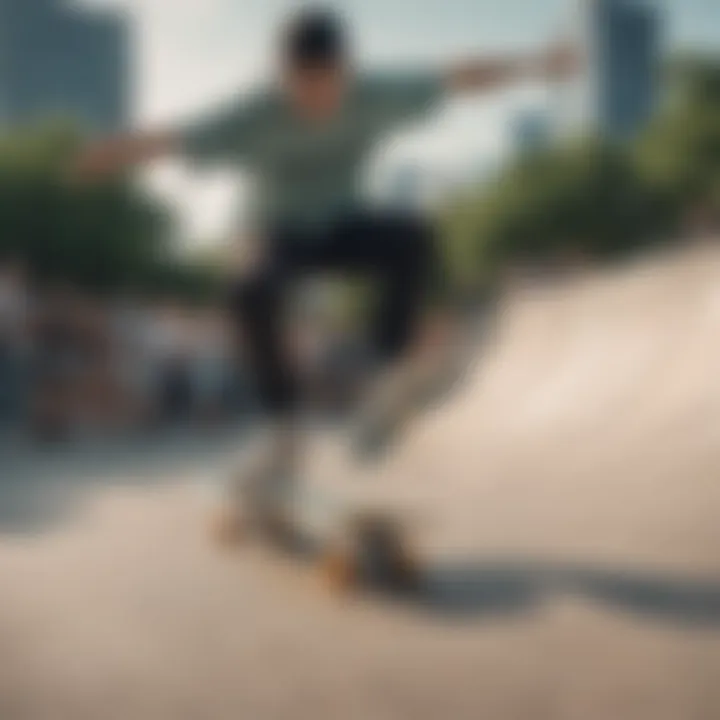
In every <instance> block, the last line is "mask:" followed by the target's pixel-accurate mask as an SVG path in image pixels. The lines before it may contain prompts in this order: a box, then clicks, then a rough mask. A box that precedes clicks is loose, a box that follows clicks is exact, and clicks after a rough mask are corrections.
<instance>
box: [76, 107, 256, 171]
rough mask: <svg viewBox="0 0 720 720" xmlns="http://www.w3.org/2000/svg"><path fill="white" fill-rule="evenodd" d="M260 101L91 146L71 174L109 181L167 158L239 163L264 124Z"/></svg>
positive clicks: (81, 153) (226, 108)
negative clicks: (169, 127) (115, 176)
mask: <svg viewBox="0 0 720 720" xmlns="http://www.w3.org/2000/svg"><path fill="white" fill-rule="evenodd" d="M262 108H263V102H262V97H261V96H258V97H255V96H252V97H250V98H246V97H243V96H240V97H235V98H232V99H231V100H230V101H228V102H226V103H225V104H223V105H221V106H220V107H219V108H215V109H213V110H211V111H210V112H209V113H206V114H204V115H202V116H201V117H200V118H198V119H196V120H195V121H194V122H193V123H191V124H189V125H184V126H182V127H176V128H174V129H169V130H160V131H158V132H144V133H143V132H140V133H131V134H129V135H121V136H119V137H114V138H109V139H106V140H101V141H99V142H95V143H91V144H90V145H89V146H88V147H86V148H85V149H84V150H82V151H81V152H80V154H79V156H78V157H77V158H76V159H75V162H74V166H73V170H74V175H75V176H76V177H79V178H81V179H82V178H84V179H90V180H92V179H99V178H103V177H109V176H112V175H115V174H117V173H120V172H122V171H124V170H130V169H132V168H134V167H137V166H139V165H144V164H146V163H149V162H152V161H153V160H159V159H161V158H164V157H168V156H182V157H183V158H185V159H187V160H190V161H193V162H197V163H200V164H204V163H205V164H207V163H224V162H228V161H229V160H233V161H237V159H239V158H240V157H242V155H243V153H244V152H246V151H247V149H248V148H249V147H250V146H251V145H252V143H253V138H254V137H255V136H256V134H257V132H258V130H259V129H261V128H262V127H263V125H264V121H263V112H262Z"/></svg>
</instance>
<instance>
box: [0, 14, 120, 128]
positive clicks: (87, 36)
mask: <svg viewBox="0 0 720 720" xmlns="http://www.w3.org/2000/svg"><path fill="white" fill-rule="evenodd" d="M129 65H130V52H129V26H128V22H127V20H126V18H125V17H123V16H122V15H121V14H119V13H116V12H111V11H108V10H103V11H93V10H89V9H87V8H85V7H80V6H76V5H71V4H70V2H66V1H65V0H0V125H2V126H6V127H7V126H11V127H12V126H17V125H21V124H26V123H32V122H35V121H38V120H41V119H43V118H47V117H51V116H61V117H69V118H72V119H75V120H77V121H78V122H80V123H81V124H82V125H83V126H85V127H87V128H89V129H91V130H95V131H108V130H116V129H118V128H120V127H122V126H123V125H125V124H126V123H127V121H128V119H129V114H130V68H129Z"/></svg>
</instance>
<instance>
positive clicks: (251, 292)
mask: <svg viewBox="0 0 720 720" xmlns="http://www.w3.org/2000/svg"><path fill="white" fill-rule="evenodd" d="M277 293H278V284H277V279H276V278H274V277H273V276H272V274H271V273H269V272H267V271H265V270H258V271H256V272H253V273H249V274H247V275H246V276H245V277H243V278H241V279H239V280H237V281H236V282H235V283H234V284H233V287H232V289H231V291H230V309H231V311H232V312H233V313H234V314H237V315H241V316H245V315H248V314H257V313H258V312H261V311H262V310H263V309H265V308H267V307H270V306H272V305H273V304H274V303H275V300H276V297H277Z"/></svg>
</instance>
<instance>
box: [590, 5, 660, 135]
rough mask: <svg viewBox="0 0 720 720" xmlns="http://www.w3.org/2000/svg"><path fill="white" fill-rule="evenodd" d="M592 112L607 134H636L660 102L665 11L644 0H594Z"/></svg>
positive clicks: (597, 125)
mask: <svg viewBox="0 0 720 720" xmlns="http://www.w3.org/2000/svg"><path fill="white" fill-rule="evenodd" d="M585 33H586V40H587V48H588V51H589V60H590V62H589V68H588V72H589V77H588V88H587V101H588V103H589V106H588V108H587V113H588V115H589V118H588V119H589V121H590V124H591V125H592V126H594V127H595V129H597V130H598V131H599V132H600V133H601V134H603V135H606V136H608V137H611V138H616V139H627V138H632V137H633V136H634V135H635V134H636V133H637V132H638V131H639V130H641V129H642V128H643V127H644V126H645V125H646V124H647V122H648V120H649V119H650V117H651V116H652V114H653V112H654V110H655V108H656V105H657V102H658V78H657V72H658V69H659V65H660V41H659V40H660V38H659V35H660V22H659V11H658V10H657V8H655V7H653V6H652V5H651V4H649V3H648V2H644V1H643V0H589V1H588V2H587V4H586V6H585Z"/></svg>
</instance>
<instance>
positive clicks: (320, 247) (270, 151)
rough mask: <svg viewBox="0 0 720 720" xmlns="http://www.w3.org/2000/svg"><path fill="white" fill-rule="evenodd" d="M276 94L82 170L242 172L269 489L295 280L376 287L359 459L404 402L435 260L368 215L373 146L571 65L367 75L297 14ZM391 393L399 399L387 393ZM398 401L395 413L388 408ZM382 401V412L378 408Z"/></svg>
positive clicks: (275, 474)
mask: <svg viewBox="0 0 720 720" xmlns="http://www.w3.org/2000/svg"><path fill="white" fill-rule="evenodd" d="M280 56H281V57H280V60H281V62H280V70H281V72H280V77H279V81H278V82H277V84H276V85H274V86H272V87H269V88H267V89H266V90H265V91H263V92H260V93H256V94H253V95H251V96H249V97H243V98H239V99H237V100H235V101H233V102H232V103H230V104H229V105H227V106H226V107H225V108H222V109H220V110H219V111H217V112H214V113H211V114H210V115H208V116H207V117H205V118H204V119H202V120H201V121H200V122H197V123H194V124H192V125H190V126H189V127H184V128H180V129H175V130H170V131H164V132H159V133H148V134H138V135H132V136H130V137H122V138H119V139H112V140H109V141H107V142H103V143H100V144H99V145H97V146H96V147H91V148H90V149H89V150H88V151H87V152H86V153H85V154H84V155H83V157H81V158H80V163H79V170H80V171H81V172H82V173H84V174H85V175H90V176H97V175H104V174H107V173H111V172H115V171H118V170H121V169H123V168H127V167H129V166H134V165H137V164H139V163H143V162H147V161H149V160H153V159H156V158H159V157H162V156H167V155H173V154H176V155H181V156H184V157H186V158H190V159H191V160H195V161H197V162H199V163H204V164H210V163H211V164H216V165H217V164H224V165H227V166H230V167H238V168H240V167H242V168H245V169H247V170H249V171H250V173H251V174H252V176H253V179H254V180H255V183H256V186H257V188H256V195H255V199H254V203H253V205H254V213H255V221H256V229H257V233H258V236H259V237H260V238H261V242H260V243H259V248H260V250H259V252H258V253H257V255H256V257H255V258H254V261H253V262H252V263H251V265H250V267H249V268H248V269H246V271H245V272H244V274H243V277H238V278H237V282H236V285H235V288H234V291H233V293H232V309H233V311H234V313H235V317H236V318H237V321H238V323H239V325H240V327H241V329H242V332H243V335H244V341H245V345H246V347H247V348H248V350H249V353H250V356H251V360H252V365H253V366H254V370H255V373H256V376H257V381H258V386H259V389H260V395H261V399H262V401H263V404H264V408H265V410H266V413H267V416H268V419H269V427H270V434H269V438H270V444H269V446H268V450H267V454H266V462H265V463H264V470H263V472H261V473H260V475H262V476H263V481H262V482H263V485H264V487H265V488H270V487H271V486H272V485H273V483H272V480H273V479H274V480H280V479H282V478H287V477H288V476H289V475H291V474H292V469H293V457H294V452H293V451H294V445H295V438H294V432H293V429H292V416H293V411H294V409H295V402H296V387H295V382H294V378H293V369H292V363H291V362H290V360H289V357H288V355H287V353H286V348H285V342H284V334H283V332H282V328H281V323H282V318H283V309H284V303H285V301H286V299H287V289H288V285H289V282H290V280H291V279H293V278H296V277H297V276H298V275H304V274H306V273H311V272H314V271H318V270H323V271H324V270H328V269H330V270H336V271H356V270H359V271H365V272H367V273H370V274H372V275H373V276H374V277H375V278H376V279H377V280H378V281H379V287H380V290H379V302H378V310H377V316H376V318H375V322H374V326H373V327H374V336H375V349H376V350H377V353H378V357H379V359H380V360H382V361H383V365H384V366H385V367H386V368H387V370H386V371H385V372H382V373H379V374H378V375H379V378H380V379H379V381H378V383H377V390H376V392H375V393H374V395H375V396H376V397H377V398H378V399H382V400H383V402H372V401H371V402H370V403H369V407H370V408H374V410H372V411H371V412H369V413H368V414H367V417H366V418H365V422H364V423H363V424H362V427H363V432H361V433H360V434H359V436H358V437H359V441H358V448H359V449H360V450H362V451H363V452H364V453H368V452H371V451H376V450H377V449H378V448H379V447H381V446H382V445H383V443H384V442H385V441H386V440H387V439H388V438H390V437H392V435H393V431H394V430H395V429H397V427H398V424H399V419H400V418H402V417H403V412H402V408H403V407H404V406H407V397H408V394H407V392H404V391H397V392H396V391H395V390H397V389H398V388H403V387H404V386H407V385H408V383H403V382H401V381H399V378H401V377H403V376H407V377H410V376H411V375H412V373H409V372H408V368H410V367H411V366H412V357H413V353H412V350H413V342H412V341H413V338H414V334H415V331H416V327H417V324H418V320H419V314H420V312H421V309H422V305H423V299H424V296H425V294H426V292H427V290H428V287H429V285H430V283H431V282H432V275H433V271H434V270H435V267H436V263H435V260H434V256H433V244H434V239H433V234H432V230H431V228H430V227H429V226H428V225H427V224H425V223H424V222H422V220H421V219H420V218H419V217H408V216H403V215H401V214H396V213H391V212H387V211H386V212H379V211H377V210H372V209H371V208H370V207H369V205H368V204H367V203H365V202H364V201H363V198H362V196H361V194H360V192H359V179H360V176H361V170H362V168H363V163H364V161H365V160H366V159H367V158H368V156H369V154H370V152H371V150H372V149H373V148H374V146H375V144H376V143H377V141H378V140H379V139H381V138H384V137H385V136H386V134H387V133H389V132H391V131H393V130H395V129H397V128H399V127H401V126H402V125H403V124H405V123H408V122H411V121H413V120H417V119H420V118H422V117H424V116H425V115H426V114H427V113H429V111H431V110H432V109H433V108H435V107H436V106H438V105H439V104H440V102H441V101H442V100H443V99H444V98H446V97H448V96H449V95H452V94H456V93H462V92H465V91H486V90H490V89H493V88H498V87H501V86H503V85H506V84H508V83H510V82H513V81H516V80H522V79H533V78H537V79H546V80H555V79H561V78H563V77H565V76H567V75H568V74H569V73H570V72H571V71H572V70H573V69H574V68H573V66H574V64H575V63H574V56H573V54H572V53H570V52H568V51H567V49H565V48H553V49H551V50H548V51H545V52H542V53H538V54H537V55H533V56H528V57H524V58H507V59H479V60H474V61H469V62H464V63H459V64H457V65H455V66H453V67H450V68H448V69H447V70H445V71H438V72H415V73H402V72H397V73H388V74H377V75H366V74H363V73H360V72H359V71H358V70H357V69H356V68H355V66H354V64H353V60H352V55H351V51H350V47H349V44H348V39H347V37H346V34H345V29H344V26H343V24H342V22H341V21H340V20H339V19H338V18H336V17H335V16H334V15H333V14H332V13H329V12H326V11H322V10H305V11H302V12H300V13H299V14H297V15H296V16H294V17H293V18H292V19H291V20H290V22H289V23H288V25H287V27H286V28H285V30H284V33H283V35H282V40H281V46H280ZM388 388H392V389H393V392H391V393H388V392H387V390H388ZM390 398H392V402H390V401H389V399H390ZM386 400H387V401H386Z"/></svg>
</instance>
